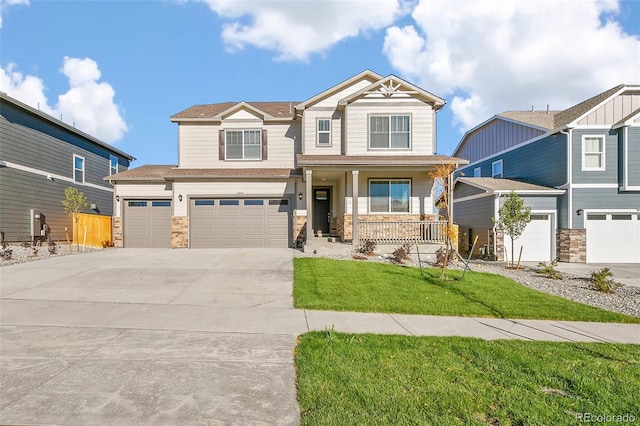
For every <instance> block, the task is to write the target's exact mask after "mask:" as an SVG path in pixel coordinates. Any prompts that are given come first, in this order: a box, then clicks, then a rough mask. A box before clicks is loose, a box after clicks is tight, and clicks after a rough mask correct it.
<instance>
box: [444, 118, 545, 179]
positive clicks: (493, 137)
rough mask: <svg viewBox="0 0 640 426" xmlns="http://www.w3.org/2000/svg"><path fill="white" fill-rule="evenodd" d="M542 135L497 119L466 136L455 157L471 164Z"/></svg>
mask: <svg viewBox="0 0 640 426" xmlns="http://www.w3.org/2000/svg"><path fill="white" fill-rule="evenodd" d="M543 133H544V132H543V131H542V130H539V129H534V128H531V127H529V126H524V125H522V124H518V123H513V122H511V121H505V120H501V119H498V120H495V121H493V122H491V123H489V124H487V125H485V126H484V127H482V128H480V129H477V130H476V131H474V132H473V133H471V134H470V135H468V136H467V140H466V141H465V143H464V146H462V147H461V149H460V151H459V152H458V153H457V154H456V156H457V157H461V158H466V159H467V160H469V161H471V162H473V161H478V160H479V159H481V158H484V157H486V156H489V155H492V154H495V153H496V152H499V151H504V150H505V149H507V148H510V147H512V146H515V145H517V144H519V143H522V142H524V141H527V140H529V139H533V138H535V137H537V136H540V135H541V134H543ZM471 176H473V174H471ZM483 176H484V175H483ZM489 176H490V175H489Z"/></svg>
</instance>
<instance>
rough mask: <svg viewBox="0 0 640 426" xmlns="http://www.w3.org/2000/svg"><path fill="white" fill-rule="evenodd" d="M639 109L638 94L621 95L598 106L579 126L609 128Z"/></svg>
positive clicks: (639, 97)
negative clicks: (605, 126)
mask: <svg viewBox="0 0 640 426" xmlns="http://www.w3.org/2000/svg"><path fill="white" fill-rule="evenodd" d="M638 108H640V93H623V94H621V95H618V96H616V97H615V98H613V99H611V100H609V101H608V102H606V103H604V104H603V105H600V107H598V108H597V109H596V110H594V111H592V112H590V113H589V114H587V115H586V116H585V117H583V118H582V119H581V120H580V121H578V125H579V126H594V125H596V126H600V125H608V126H611V125H613V124H615V123H617V122H618V121H620V120H622V119H623V118H624V117H626V116H628V115H629V114H631V113H632V112H634V111H635V110H637V109H638Z"/></svg>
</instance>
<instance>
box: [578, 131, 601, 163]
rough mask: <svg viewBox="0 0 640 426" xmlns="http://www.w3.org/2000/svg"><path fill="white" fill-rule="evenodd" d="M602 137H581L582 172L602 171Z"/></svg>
mask: <svg viewBox="0 0 640 426" xmlns="http://www.w3.org/2000/svg"><path fill="white" fill-rule="evenodd" d="M604 147H605V144H604V136H587V135H585V136H582V170H604V169H605V165H604V160H605V158H604V153H605V151H604Z"/></svg>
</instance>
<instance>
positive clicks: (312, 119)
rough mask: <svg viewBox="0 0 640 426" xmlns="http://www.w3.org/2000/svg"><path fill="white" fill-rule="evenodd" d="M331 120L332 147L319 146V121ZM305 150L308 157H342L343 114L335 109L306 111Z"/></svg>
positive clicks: (311, 109) (310, 109)
mask: <svg viewBox="0 0 640 426" xmlns="http://www.w3.org/2000/svg"><path fill="white" fill-rule="evenodd" d="M320 118H325V119H330V120H331V146H318V145H317V139H318V137H317V135H318V134H317V127H318V119H320ZM303 120H304V135H303V138H304V150H305V154H308V155H313V154H317V155H340V154H341V153H342V146H341V143H342V114H341V113H340V112H338V111H335V110H333V109H327V108H324V109H320V108H309V109H307V110H305V111H304V118H303Z"/></svg>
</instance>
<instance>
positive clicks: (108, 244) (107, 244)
mask: <svg viewBox="0 0 640 426" xmlns="http://www.w3.org/2000/svg"><path fill="white" fill-rule="evenodd" d="M109 247H115V243H114V242H113V241H109V240H105V241H103V242H102V248H109Z"/></svg>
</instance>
